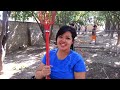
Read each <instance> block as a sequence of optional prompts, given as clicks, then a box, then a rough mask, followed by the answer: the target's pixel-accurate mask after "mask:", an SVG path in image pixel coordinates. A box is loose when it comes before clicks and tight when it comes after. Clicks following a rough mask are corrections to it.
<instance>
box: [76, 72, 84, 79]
mask: <svg viewBox="0 0 120 90" xmlns="http://www.w3.org/2000/svg"><path fill="white" fill-rule="evenodd" d="M85 74H86V72H74V76H75V79H85Z"/></svg>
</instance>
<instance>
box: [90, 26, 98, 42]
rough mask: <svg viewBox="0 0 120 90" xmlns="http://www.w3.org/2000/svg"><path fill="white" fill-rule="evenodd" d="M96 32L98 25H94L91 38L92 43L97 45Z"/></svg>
mask: <svg viewBox="0 0 120 90" xmlns="http://www.w3.org/2000/svg"><path fill="white" fill-rule="evenodd" d="M96 30H97V25H94V26H93V29H92V37H91V39H92V40H91V42H95V44H96Z"/></svg>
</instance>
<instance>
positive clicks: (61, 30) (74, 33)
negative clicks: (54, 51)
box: [56, 25, 77, 49]
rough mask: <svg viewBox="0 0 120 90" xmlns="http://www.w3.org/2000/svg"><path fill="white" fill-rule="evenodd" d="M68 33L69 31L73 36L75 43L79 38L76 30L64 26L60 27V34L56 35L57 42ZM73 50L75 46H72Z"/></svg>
mask: <svg viewBox="0 0 120 90" xmlns="http://www.w3.org/2000/svg"><path fill="white" fill-rule="evenodd" d="M67 31H69V32H70V33H71V34H72V39H73V41H74V38H75V37H76V36H77V34H76V30H75V29H74V28H73V27H71V26H67V25H64V26H62V27H60V29H59V30H58V32H57V34H56V42H57V38H58V36H60V35H62V34H64V33H65V32H67ZM71 49H73V44H72V45H71Z"/></svg>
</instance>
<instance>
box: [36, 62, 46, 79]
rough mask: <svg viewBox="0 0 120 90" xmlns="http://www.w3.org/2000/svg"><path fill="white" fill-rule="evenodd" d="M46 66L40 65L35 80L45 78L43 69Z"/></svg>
mask: <svg viewBox="0 0 120 90" xmlns="http://www.w3.org/2000/svg"><path fill="white" fill-rule="evenodd" d="M44 66H45V65H44V64H43V63H40V66H39V67H38V68H37V70H36V72H35V78H36V79H42V78H44V75H43V73H42V69H43V67H44Z"/></svg>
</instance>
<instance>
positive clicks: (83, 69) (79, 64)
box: [74, 59, 86, 72]
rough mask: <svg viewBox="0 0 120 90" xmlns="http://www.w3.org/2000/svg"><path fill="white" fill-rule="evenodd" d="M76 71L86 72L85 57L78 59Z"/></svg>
mask: <svg viewBox="0 0 120 90" xmlns="http://www.w3.org/2000/svg"><path fill="white" fill-rule="evenodd" d="M74 72H86V65H85V62H84V60H83V59H80V60H79V61H77V63H76V64H75V66H74Z"/></svg>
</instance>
